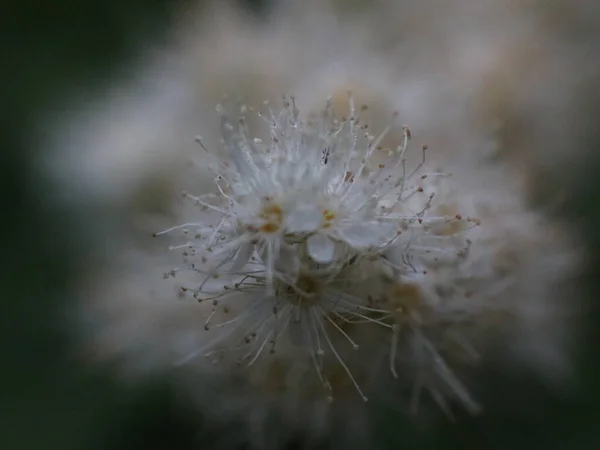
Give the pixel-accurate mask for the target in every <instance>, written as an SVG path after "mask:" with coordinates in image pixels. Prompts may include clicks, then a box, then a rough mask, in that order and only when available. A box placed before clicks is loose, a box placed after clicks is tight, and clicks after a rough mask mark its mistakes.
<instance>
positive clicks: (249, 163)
mask: <svg viewBox="0 0 600 450" xmlns="http://www.w3.org/2000/svg"><path fill="white" fill-rule="evenodd" d="M267 107H268V108H267V109H268V113H267V114H264V113H262V112H258V111H254V110H250V111H251V112H252V113H255V114H258V115H259V116H260V118H262V119H263V121H264V122H265V123H266V124H267V126H268V137H267V136H265V139H264V140H263V139H259V138H254V137H252V136H251V134H250V131H249V130H248V126H247V124H246V121H245V119H244V118H243V117H241V118H239V119H234V118H231V117H230V116H229V115H228V114H227V113H226V112H225V109H224V108H223V107H221V106H219V107H217V110H218V112H219V114H220V115H221V127H222V137H223V144H224V145H223V149H224V152H211V151H210V150H209V149H208V148H207V147H206V146H205V145H204V143H203V140H202V138H199V137H198V138H197V141H198V143H199V144H200V146H201V147H202V149H203V150H204V151H205V152H206V153H207V155H206V156H207V158H210V161H211V162H210V169H211V170H212V171H213V172H214V173H215V175H216V178H215V184H216V190H215V192H213V193H207V194H203V195H199V196H195V195H191V194H189V193H184V196H185V197H187V198H189V199H191V200H192V201H193V202H194V203H195V204H196V205H197V206H198V207H199V208H200V213H199V214H198V217H199V218H200V220H199V221H197V222H194V223H186V224H183V225H179V226H176V227H173V228H170V229H168V230H164V231H161V232H159V233H156V234H155V235H157V236H158V235H162V234H165V233H170V232H173V231H176V230H177V231H182V232H183V233H184V235H185V236H187V237H188V239H189V242H186V243H184V244H182V245H179V246H174V247H172V249H179V250H181V251H182V252H183V255H184V261H185V262H184V264H183V265H182V266H179V267H177V268H174V269H173V270H171V271H170V272H168V273H167V274H165V277H167V278H169V277H174V276H176V274H177V273H179V272H181V271H182V270H185V271H188V272H191V273H195V274H197V275H198V276H199V279H198V283H197V284H196V285H194V286H185V287H183V288H182V290H183V291H184V292H186V293H190V294H191V295H193V297H194V298H195V299H197V300H198V301H199V302H200V304H201V305H202V306H203V307H205V308H206V309H207V314H206V321H205V323H204V324H201V326H204V328H205V330H206V332H207V333H208V336H209V337H208V338H207V340H206V345H204V346H201V347H200V348H197V349H195V350H194V351H193V352H190V353H189V354H188V355H186V357H185V358H184V359H183V360H182V361H180V362H181V363H189V362H191V361H194V360H197V359H200V358H204V360H208V361H209V362H210V363H212V364H219V363H225V362H230V363H234V366H235V367H243V368H245V369H247V370H250V368H252V367H256V366H257V365H263V366H269V365H270V364H274V361H277V358H278V357H283V358H284V359H286V360H287V358H289V357H290V355H293V359H298V360H300V359H303V360H306V361H308V362H309V364H310V366H311V367H313V368H314V371H313V376H314V379H315V381H316V382H317V384H318V385H320V386H321V387H322V388H324V390H325V391H324V392H325V396H324V397H326V398H329V399H333V398H334V392H335V391H336V386H335V382H332V379H333V378H331V379H330V375H331V374H336V373H339V371H340V370H342V371H343V372H344V376H345V377H346V380H349V381H350V382H351V384H352V386H353V389H354V390H355V392H357V393H358V394H359V395H360V397H362V398H363V399H364V400H365V401H366V400H367V395H366V393H365V392H364V389H363V388H362V387H361V384H360V382H359V380H358V379H357V377H355V376H354V374H353V371H352V369H351V368H350V364H349V363H348V362H349V360H350V359H352V357H351V352H348V350H349V349H350V350H356V349H358V348H359V347H360V346H362V345H363V342H360V341H359V340H358V339H359V337H360V336H364V333H363V332H364V330H369V329H376V330H377V331H376V332H374V333H375V334H377V333H379V332H381V331H384V332H385V334H387V335H388V338H384V339H385V341H383V342H386V343H387V344H386V346H387V348H388V350H387V351H388V352H389V355H388V357H387V358H388V362H389V370H390V371H391V373H392V374H393V375H394V377H398V373H399V372H400V370H401V369H400V367H401V365H402V364H408V365H411V366H412V367H413V368H414V367H417V370H418V372H419V373H420V374H422V376H419V377H418V379H416V380H414V384H415V386H414V389H415V393H416V395H417V396H418V393H419V392H420V391H421V389H422V388H426V389H427V390H429V392H430V393H431V394H432V396H433V398H434V400H435V401H436V402H438V403H439V404H440V406H442V407H443V408H444V409H446V408H447V406H448V405H447V398H448V397H450V398H453V399H455V400H458V401H459V402H461V403H462V404H463V406H465V407H467V408H468V409H469V410H470V411H472V412H475V411H477V410H478V405H477V404H476V403H475V402H474V401H473V399H472V398H471V397H470V395H469V393H468V391H467V390H466V389H465V388H464V387H463V385H462V384H461V383H460V382H459V381H458V379H457V377H455V376H454V375H453V373H452V371H451V370H450V367H449V365H448V364H447V363H446V362H445V360H444V358H443V357H442V354H443V352H444V351H445V348H444V347H445V342H446V341H449V340H452V342H454V343H455V344H456V343H459V344H460V347H461V350H462V351H463V352H464V353H465V354H470V355H473V354H474V351H473V350H472V348H471V346H470V345H469V343H468V342H467V339H466V338H465V336H461V335H460V324H462V323H464V322H465V321H469V319H470V318H472V316H473V315H477V314H480V313H481V311H480V309H481V307H482V303H481V302H479V305H480V306H479V307H477V306H476V302H475V301H474V299H473V297H474V293H473V292H472V291H470V290H469V280H467V279H464V277H463V279H461V276H460V274H461V270H463V269H462V268H464V267H465V265H466V264H468V260H469V255H470V251H471V246H472V240H471V239H470V236H469V234H470V233H472V230H473V228H475V227H477V226H479V225H480V220H479V219H477V218H474V217H467V216H466V215H465V216H463V215H461V213H460V212H459V211H457V210H453V209H452V207H451V206H449V205H447V204H445V203H443V202H437V201H436V194H437V192H436V191H437V190H440V189H441V190H443V189H444V185H445V180H446V179H447V178H449V177H451V174H449V173H444V172H441V171H432V172H427V171H425V170H424V167H425V160H426V158H425V156H426V153H427V147H426V146H423V147H422V149H421V157H420V160H418V161H417V162H416V164H415V165H414V166H413V167H408V165H409V164H408V163H407V160H408V158H407V153H408V143H409V141H410V139H411V132H410V130H409V129H408V128H407V127H403V128H402V130H403V140H402V142H400V143H399V145H398V147H397V148H395V149H389V148H384V147H382V146H381V145H380V144H381V142H382V140H383V139H384V137H385V136H386V135H387V134H388V133H389V132H390V130H391V129H392V128H393V127H394V126H395V122H396V119H397V114H394V116H393V117H392V119H391V122H390V123H389V124H388V125H387V126H386V127H385V128H384V129H383V130H382V131H381V132H380V133H379V134H378V135H373V134H371V132H370V128H369V126H368V125H367V124H366V123H363V118H362V115H364V113H365V112H366V111H367V109H368V108H367V107H366V106H362V107H360V108H355V105H354V101H353V97H352V95H351V94H349V116H348V117H338V116H336V114H335V113H334V111H333V108H332V105H331V101H328V102H327V104H326V106H325V108H324V109H323V110H322V111H321V112H319V113H318V114H314V115H309V116H308V117H306V118H302V117H301V116H300V113H299V110H298V108H297V107H296V103H295V99H294V98H293V97H289V98H288V97H283V99H282V107H281V108H280V109H279V110H274V109H272V108H271V107H270V106H269V105H268V104H267ZM248 111H249V109H248V108H247V107H245V106H242V107H241V108H240V113H242V114H243V113H246V112H248ZM461 280H462V282H461ZM457 324H458V325H459V326H458V332H457V330H456V328H457V327H455V326H453V325H457ZM361 330H362V331H361ZM440 330H443V332H441V331H440ZM448 330H449V331H448ZM446 331H448V332H446ZM361 333H362V334H361ZM385 334H384V335H385ZM449 336H452V337H449ZM364 341H365V342H366V343H367V345H375V346H376V348H373V352H378V351H379V350H381V348H382V347H383V346H382V345H380V343H379V344H377V343H375V344H374V343H373V342H372V340H371V339H365V340H364ZM390 343H391V344H390ZM400 352H403V355H399V353H400ZM407 352H408V354H410V355H411V356H410V357H408V358H407V357H406V355H405V353H407ZM344 355H345V356H344ZM473 357H475V356H473ZM225 367H233V366H232V365H225ZM284 372H285V370H284ZM331 376H332V375H331ZM282 377H285V375H282ZM337 378H339V377H337ZM440 380H441V381H442V383H440ZM342 384H343V383H342Z"/></svg>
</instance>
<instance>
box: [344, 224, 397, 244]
mask: <svg viewBox="0 0 600 450" xmlns="http://www.w3.org/2000/svg"><path fill="white" fill-rule="evenodd" d="M338 233H339V234H340V237H341V238H342V239H343V240H344V241H345V242H346V243H347V244H348V245H350V246H351V247H354V248H367V247H371V246H379V245H383V244H385V243H386V242H388V241H389V240H390V239H392V238H393V237H394V236H395V234H396V227H395V226H394V224H393V223H385V222H375V221H370V222H364V223H359V222H351V223H348V224H343V225H341V226H340V227H339V229H338Z"/></svg>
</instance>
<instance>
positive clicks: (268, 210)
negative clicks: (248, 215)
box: [259, 204, 283, 233]
mask: <svg viewBox="0 0 600 450" xmlns="http://www.w3.org/2000/svg"><path fill="white" fill-rule="evenodd" d="M259 217H260V218H261V220H262V221H263V224H262V225H261V226H260V228H259V229H260V231H262V232H263V233H274V232H276V231H277V230H279V229H280V228H281V222H282V221H283V211H282V210H281V207H280V206H279V205H276V204H268V205H266V206H265V207H263V210H262V212H261V213H260V215H259Z"/></svg>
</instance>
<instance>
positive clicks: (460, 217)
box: [454, 214, 462, 220]
mask: <svg viewBox="0 0 600 450" xmlns="http://www.w3.org/2000/svg"><path fill="white" fill-rule="evenodd" d="M454 217H455V218H456V220H461V219H462V216H461V215H460V214H456V215H455V216H454Z"/></svg>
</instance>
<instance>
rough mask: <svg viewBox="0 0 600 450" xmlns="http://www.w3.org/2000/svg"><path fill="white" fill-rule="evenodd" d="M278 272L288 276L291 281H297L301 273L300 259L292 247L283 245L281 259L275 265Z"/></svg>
mask: <svg viewBox="0 0 600 450" xmlns="http://www.w3.org/2000/svg"><path fill="white" fill-rule="evenodd" d="M275 268H276V269H277V271H279V272H281V273H284V274H286V275H287V276H288V277H289V278H290V280H292V281H296V280H297V279H298V274H299V273H300V259H299V258H298V255H297V253H296V251H295V249H294V247H292V246H291V245H287V244H282V245H281V249H280V250H279V258H277V261H276V263H275Z"/></svg>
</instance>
